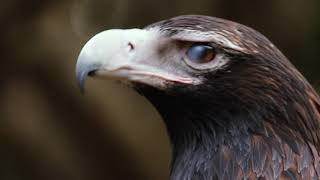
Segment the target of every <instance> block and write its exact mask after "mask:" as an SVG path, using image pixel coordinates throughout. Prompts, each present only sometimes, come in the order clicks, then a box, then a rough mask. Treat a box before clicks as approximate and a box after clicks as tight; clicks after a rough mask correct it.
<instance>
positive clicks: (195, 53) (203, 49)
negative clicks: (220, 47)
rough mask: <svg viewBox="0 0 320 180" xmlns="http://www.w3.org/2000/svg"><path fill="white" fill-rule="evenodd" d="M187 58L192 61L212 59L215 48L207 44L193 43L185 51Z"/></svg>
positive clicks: (205, 61) (202, 61)
mask: <svg viewBox="0 0 320 180" xmlns="http://www.w3.org/2000/svg"><path fill="white" fill-rule="evenodd" d="M186 55H187V57H188V59H189V60H190V61H192V62H194V63H199V64H203V63H208V62H210V61H212V60H213V59H214V58H215V56H216V52H215V49H214V48H213V47H212V46H210V45H208V44H198V43H195V44H193V45H192V46H191V47H190V48H189V49H188V51H187V53H186Z"/></svg>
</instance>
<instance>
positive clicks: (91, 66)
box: [76, 55, 100, 93]
mask: <svg viewBox="0 0 320 180" xmlns="http://www.w3.org/2000/svg"><path fill="white" fill-rule="evenodd" d="M86 58H88V57H85V56H84V55H82V56H81V55H80V56H79V58H78V61H77V65H76V78H77V83H78V86H79V88H80V91H81V93H84V87H85V81H86V79H87V77H88V75H89V76H90V75H94V72H95V71H96V70H98V69H99V68H100V64H97V63H88V62H90V61H87V60H86Z"/></svg>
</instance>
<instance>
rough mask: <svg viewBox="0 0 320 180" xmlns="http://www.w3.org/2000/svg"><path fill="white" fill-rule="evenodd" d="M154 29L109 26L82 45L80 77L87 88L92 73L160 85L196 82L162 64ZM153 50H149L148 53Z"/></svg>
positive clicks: (78, 64)
mask: <svg viewBox="0 0 320 180" xmlns="http://www.w3.org/2000/svg"><path fill="white" fill-rule="evenodd" d="M155 36H156V35H155V33H154V32H150V31H147V30H142V29H129V30H120V29H114V30H107V31H104V32H101V33H99V34H97V35H95V36H94V37H92V38H91V39H90V40H89V41H88V42H87V43H86V44H85V45H84V47H83V48H82V50H81V52H80V55H79V57H78V61H77V65H76V77H77V82H78V85H79V87H80V89H81V91H82V92H83V91H84V86H85V80H86V78H87V77H88V76H93V77H102V78H103V77H106V78H116V79H124V80H129V81H135V82H140V83H144V84H149V85H151V86H157V87H159V85H160V84H161V83H162V84H163V83H164V82H168V81H171V82H180V83H188V84H190V83H192V79H190V78H184V77H180V76H175V75H172V74H171V73H168V72H166V71H164V70H163V69H161V68H159V67H158V66H157V64H152V63H155V62H156V61H155V59H157V58H156V57H154V56H153V54H156V53H155V52H153V51H154V50H153V49H156V48H152V47H154V45H155V44H157V38H156V37H155ZM148 53H149V54H148Z"/></svg>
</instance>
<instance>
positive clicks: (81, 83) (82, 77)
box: [76, 73, 86, 94]
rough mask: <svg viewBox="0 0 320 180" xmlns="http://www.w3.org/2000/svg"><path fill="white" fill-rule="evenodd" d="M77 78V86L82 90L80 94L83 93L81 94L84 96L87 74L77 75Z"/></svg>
mask: <svg viewBox="0 0 320 180" xmlns="http://www.w3.org/2000/svg"><path fill="white" fill-rule="evenodd" d="M76 76H77V84H78V87H79V89H80V92H81V94H84V88H85V80H86V74H85V73H77V75H76Z"/></svg>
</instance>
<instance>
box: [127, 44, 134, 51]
mask: <svg viewBox="0 0 320 180" xmlns="http://www.w3.org/2000/svg"><path fill="white" fill-rule="evenodd" d="M128 46H129V50H130V51H132V50H134V45H133V44H132V43H131V42H128Z"/></svg>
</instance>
